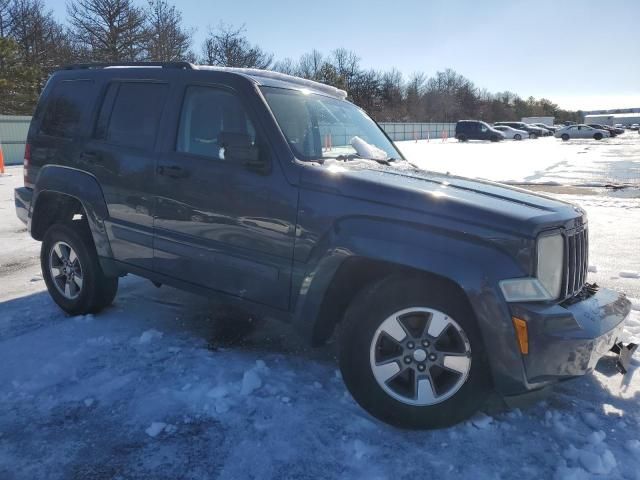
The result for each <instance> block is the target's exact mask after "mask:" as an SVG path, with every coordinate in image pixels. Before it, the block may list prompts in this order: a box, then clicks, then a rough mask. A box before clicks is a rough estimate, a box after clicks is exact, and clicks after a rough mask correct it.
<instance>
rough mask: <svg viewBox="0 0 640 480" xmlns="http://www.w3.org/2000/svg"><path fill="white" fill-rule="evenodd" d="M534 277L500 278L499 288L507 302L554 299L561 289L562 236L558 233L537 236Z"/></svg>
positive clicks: (558, 295)
mask: <svg viewBox="0 0 640 480" xmlns="http://www.w3.org/2000/svg"><path fill="white" fill-rule="evenodd" d="M537 251H538V258H537V260H538V262H537V268H536V277H535V278H513V279H510V280H502V281H501V282H500V289H501V290H502V294H503V295H504V298H505V300H506V301H507V302H535V301H545V300H556V299H557V298H558V297H560V290H561V289H562V268H563V264H564V238H563V237H562V235H560V234H556V235H545V236H543V237H540V238H538V248H537Z"/></svg>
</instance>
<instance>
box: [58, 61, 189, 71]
mask: <svg viewBox="0 0 640 480" xmlns="http://www.w3.org/2000/svg"><path fill="white" fill-rule="evenodd" d="M118 67H154V68H176V69H180V70H193V65H192V64H191V63H189V62H110V63H77V64H73V65H66V66H64V67H62V70H92V69H98V68H118Z"/></svg>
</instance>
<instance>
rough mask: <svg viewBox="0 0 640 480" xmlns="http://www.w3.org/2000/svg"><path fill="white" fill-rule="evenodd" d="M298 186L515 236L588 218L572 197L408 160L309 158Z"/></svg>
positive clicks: (531, 233)
mask: <svg viewBox="0 0 640 480" xmlns="http://www.w3.org/2000/svg"><path fill="white" fill-rule="evenodd" d="M302 186H303V187H310V188H314V189H317V188H320V189H322V190H325V191H330V192H332V193H335V194H338V195H342V196H345V197H354V198H358V199H362V200H368V201H372V202H376V203H378V204H385V205H388V206H395V207H400V208H403V209H407V210H410V211H413V212H420V213H426V214H429V215H431V216H434V217H440V218H446V219H449V220H453V221H456V222H461V223H464V224H467V225H470V226H471V225H476V226H481V227H483V229H489V230H493V231H502V232H505V233H507V232H508V233H509V234H515V235H518V236H527V237H535V236H536V235H537V234H538V233H539V232H540V231H543V230H547V229H550V228H555V227H565V228H573V227H575V226H577V225H579V224H582V223H586V214H585V212H584V211H583V210H582V209H580V208H579V207H577V206H575V205H572V204H570V203H567V202H562V201H559V200H556V199H553V198H551V197H548V196H545V195H539V194H536V193H532V192H530V191H527V190H523V189H520V188H516V187H511V186H507V185H504V184H500V183H495V182H489V181H484V180H473V179H469V178H464V177H458V176H454V175H448V174H443V173H436V172H429V171H425V170H420V169H418V168H415V167H413V166H412V165H411V164H409V163H408V162H406V161H397V162H393V163H392V164H390V165H388V166H387V165H380V164H378V163H376V162H372V161H367V160H363V161H350V162H341V161H340V162H338V161H327V162H325V163H324V164H323V165H318V164H313V165H311V164H309V168H307V169H305V172H304V173H303V178H302Z"/></svg>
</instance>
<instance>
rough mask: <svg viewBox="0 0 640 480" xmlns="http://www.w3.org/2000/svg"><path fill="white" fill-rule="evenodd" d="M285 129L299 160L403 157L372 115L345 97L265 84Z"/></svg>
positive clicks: (265, 91)
mask: <svg viewBox="0 0 640 480" xmlns="http://www.w3.org/2000/svg"><path fill="white" fill-rule="evenodd" d="M262 91H263V93H264V95H265V98H266V99H267V103H268V104H269V107H270V108H271V111H272V112H273V114H274V116H275V117H276V120H277V122H278V125H279V126H280V129H281V130H282V133H283V134H284V136H285V137H286V139H287V142H289V145H290V146H291V149H292V150H293V152H294V154H295V155H296V157H297V158H299V159H300V160H320V159H323V158H335V157H338V156H342V155H344V156H348V155H357V156H360V157H363V158H371V159H374V160H389V159H397V158H401V156H400V153H398V151H397V150H396V148H395V147H394V146H393V143H391V141H389V139H388V138H387V137H386V136H385V135H384V134H383V133H382V131H381V130H380V128H379V127H378V126H377V125H376V123H375V122H374V121H373V120H372V119H371V118H369V116H368V115H367V114H366V113H365V112H364V111H362V110H361V109H360V108H358V107H356V106H355V105H353V104H352V103H349V102H347V101H345V100H338V99H336V98H332V97H328V96H324V95H319V94H315V93H304V92H300V91H296V90H286V89H281V88H272V87H263V88H262Z"/></svg>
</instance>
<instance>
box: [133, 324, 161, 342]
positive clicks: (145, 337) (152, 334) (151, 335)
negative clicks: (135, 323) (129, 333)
mask: <svg viewBox="0 0 640 480" xmlns="http://www.w3.org/2000/svg"><path fill="white" fill-rule="evenodd" d="M162 335H163V333H162V332H159V331H158V330H154V329H153V328H152V329H150V330H147V331H145V332H143V333H142V335H140V338H139V339H138V343H140V344H146V343H151V342H153V341H154V340H158V339H160V338H162Z"/></svg>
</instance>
